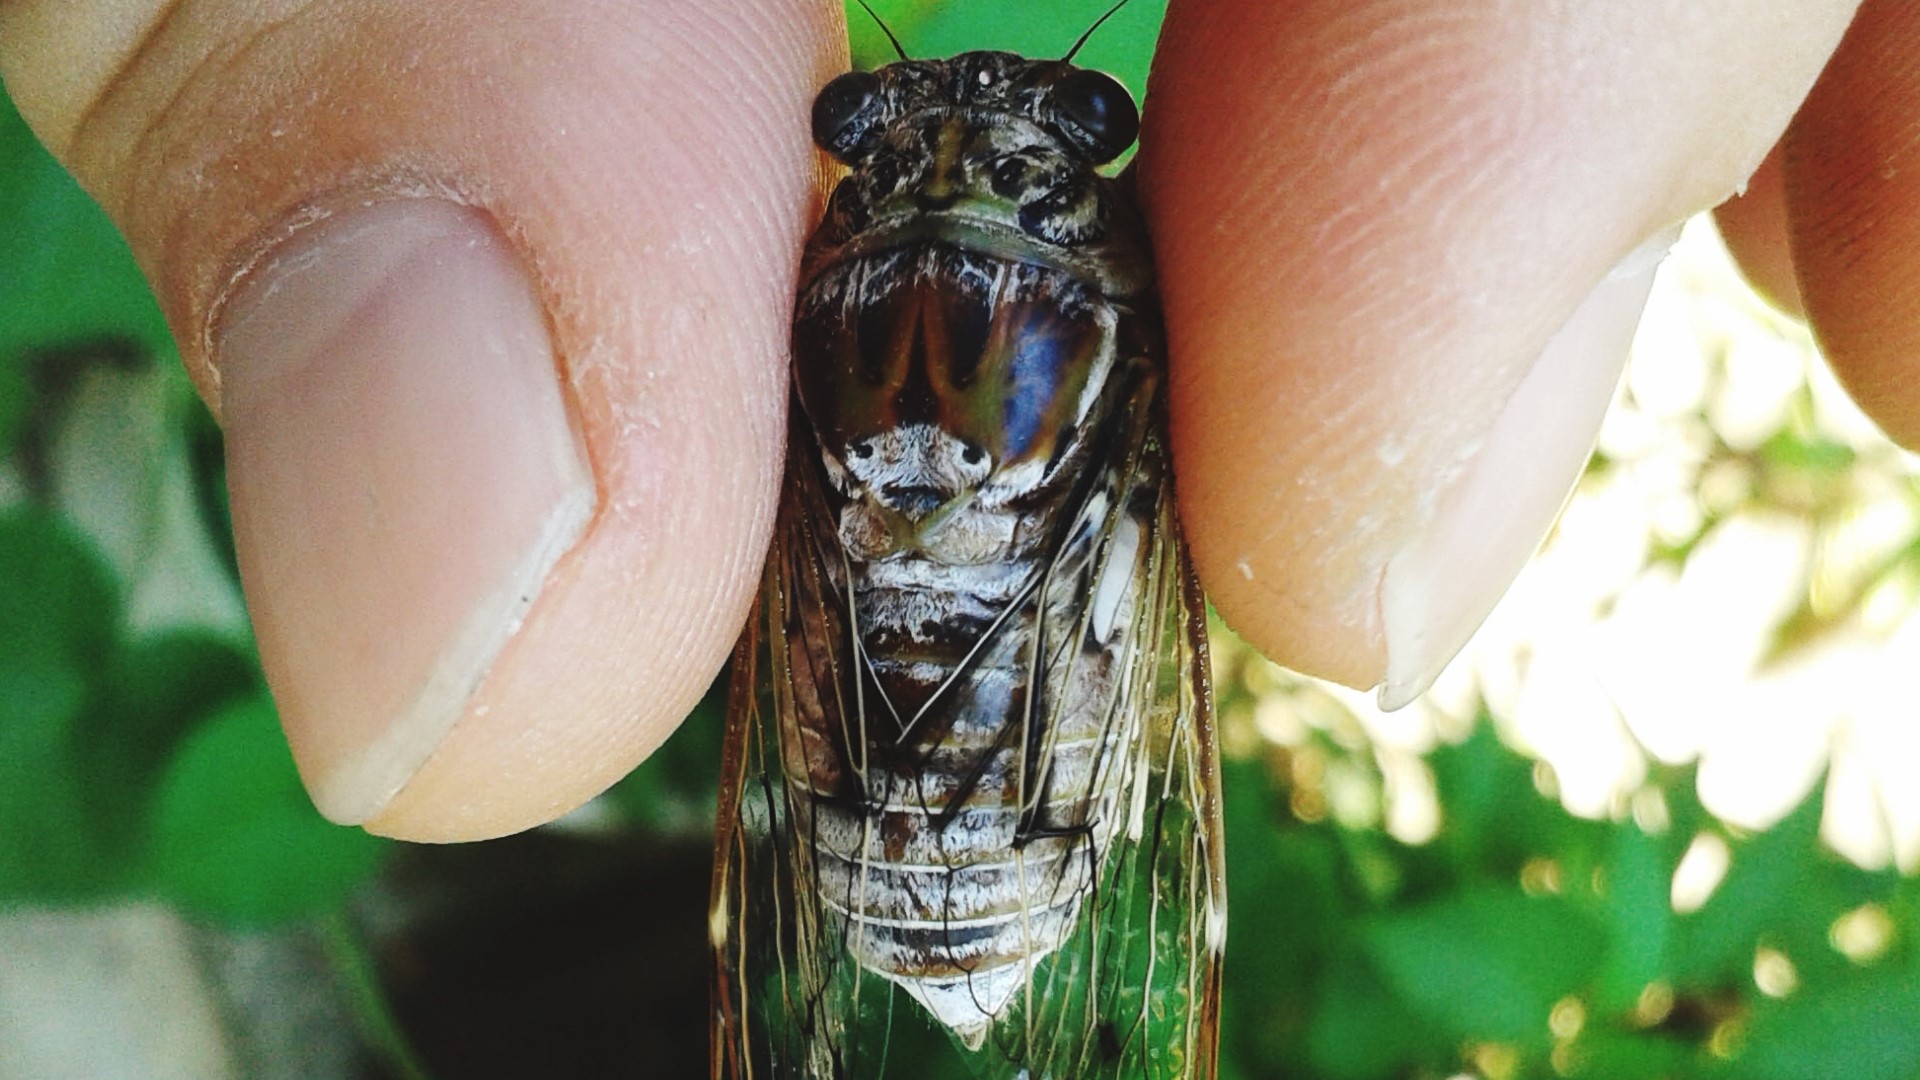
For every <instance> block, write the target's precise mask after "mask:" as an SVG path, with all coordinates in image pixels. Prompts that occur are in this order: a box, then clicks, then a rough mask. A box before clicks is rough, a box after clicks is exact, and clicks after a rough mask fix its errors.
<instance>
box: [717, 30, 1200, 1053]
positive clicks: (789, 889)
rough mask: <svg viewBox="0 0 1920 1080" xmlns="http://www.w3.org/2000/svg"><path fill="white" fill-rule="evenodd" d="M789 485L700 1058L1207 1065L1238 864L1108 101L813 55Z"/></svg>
mask: <svg viewBox="0 0 1920 1080" xmlns="http://www.w3.org/2000/svg"><path fill="white" fill-rule="evenodd" d="M813 124H814V136H815V140H816V141H817V142H818V143H819V144H820V146H821V147H822V148H823V149H824V150H826V151H827V152H828V153H830V154H832V155H833V156H834V157H835V158H837V159H838V160H839V161H841V162H842V163H843V164H845V165H846V166H847V170H848V172H847V175H846V176H845V178H843V179H842V180H841V181H840V182H839V184H838V186H837V187H836V188H835V190H834V193H833V195H832V197H831V199H830V201H829V204H828V208H827V213H826V217H825V220H824V221H823V222H822V223H821V225H820V227H819V229H818V230H817V231H816V232H815V234H814V236H813V237H812V239H811V240H810V242H809V244H808V247H807V252H806V256H805V259H804V263H803V271H802V281H801V286H800V291H799V296H798V299H797V303H796V311H795V320H794V329H793V391H794V406H793V410H792V419H791V424H790V432H789V451H788V463H787V470H788V479H787V483H786V485H785V489H784V492H783V497H782V503H781V507H780V517H779V523H778V525H777V527H776V537H775V546H774V550H773V553H772V555H771V557H770V559H769V561H768V568H767V573H766V578H765V582H764V585H763V588H762V592H761V596H760V601H759V606H758V609H757V612H756V615H755V618H754V620H753V623H752V624H751V625H750V626H749V628H748V632H747V634H746V636H745V637H744V638H743V640H742V643H741V646H740V649H739V650H738V652H737V654H736V669H735V686H734V696H733V702H732V706H731V715H730V719H729V731H728V753H727V758H726V764H725V774H724V777H723V784H722V804H721V815H720V835H719V844H718V852H717V858H716V865H715V872H714V906H713V912H712V920H711V927H710V929H711V933H712V938H713V944H714V948H715V955H716V965H715V988H714V992H715V1001H714V1007H715V1021H714V1029H713V1036H714V1038H713V1047H714V1074H715V1076H719V1077H804V1078H823V1080H824V1078H833V1080H840V1078H849V1080H850V1078H855V1077H879V1076H902V1077H905V1076H914V1077H942V1076H971V1077H1027V1078H1029V1080H1040V1078H1042V1077H1047V1078H1052V1080H1068V1078H1081V1077H1129V1078H1131V1077H1154V1078H1184V1077H1204V1076H1211V1075H1212V1070H1213V1056H1214V1052H1213V1043H1214V1030H1215V1025H1216V1012H1217V1004H1218V1001H1217V995H1218V980H1219V957H1220V949H1221V945H1222V940H1223V935H1224V919H1225V892H1224V878H1223V874H1222V870H1221V850H1220V823H1219V813H1218V802H1217V796H1216V791H1217V786H1218V779H1217V777H1218V767H1217V763H1216V761H1215V759H1214V742H1213V739H1214V736H1213V729H1212V720H1211V714H1210V698H1209V690H1208V687H1207V681H1206V680H1207V664H1206V642H1205V619H1204V607H1203V603H1202V601H1201V598H1200V596H1199V593H1198V590H1197V588H1196V586H1195V584H1194V582H1193V578H1192V575H1191V573H1190V571H1189V569H1188V567H1187V564H1186V559H1185V556H1184V553H1183V549H1182V546H1181V542H1180V533H1179V526H1178V522H1177V520H1176V518H1175V516H1174V507H1173V501H1172V481H1171V475H1170V472H1169V469H1168V463H1167V460H1166V442H1165V438H1164V431H1165V405H1164V401H1163V396H1162V388H1163V385H1164V382H1165V379H1164V356H1165V348H1164V343H1163V340H1162V335H1161V328H1160V322H1159V312H1158V306H1157V301H1156V297H1155V294H1154V286H1153V276H1152V264H1151V259H1150V255H1149V251H1148V247H1147V244H1146V240H1145V233H1144V229H1143V227H1142V225H1141V221H1140V218H1139V215H1138V213H1137V212H1136V210H1135V209H1134V206H1133V204H1132V201H1131V198H1130V195H1129V192H1128V189H1127V188H1126V186H1125V184H1124V183H1123V182H1122V181H1121V180H1119V179H1117V178H1114V177H1111V176H1108V175H1105V174H1103V173H1102V172H1101V171H1100V170H1099V166H1100V165H1102V164H1104V163H1106V162H1108V161H1111V160H1112V159H1113V158H1115V157H1117V156H1119V155H1120V154H1121V153H1123V152H1124V151H1125V150H1126V149H1127V147H1128V146H1129V145H1130V144H1131V143H1132V141H1133V138H1134V135H1135V134H1136V132H1137V130H1138V114H1137V112H1136V111H1135V109H1134V105H1133V102H1132V99H1131V97H1130V96H1128V95H1127V92H1126V90H1125V89H1124V88H1123V87H1121V86H1120V84H1119V83H1118V82H1116V81H1114V80H1113V79H1111V78H1110V77H1108V76H1105V75H1102V74H1100V73H1098V72H1093V71H1089V70H1085V69H1080V68H1076V67H1074V66H1072V65H1071V64H1068V63H1066V62H1064V61H1033V60H1026V59H1023V58H1020V57H1018V56H1015V55H1012V54H1008V53H996V52H975V53H965V54H962V55H959V56H955V57H953V58H951V59H947V60H938V61H926V60H921V61H911V60H903V61H901V62H898V63H894V64H890V65H887V66H886V67H884V68H881V69H879V70H877V71H873V72H854V73H849V74H847V75H843V76H841V77H839V78H838V79H835V80H834V81H833V82H831V83H829V84H828V85H827V86H826V87H825V88H824V89H823V90H822V91H821V93H820V96H819V99H818V101H817V102H816V104H815V108H814V113H813Z"/></svg>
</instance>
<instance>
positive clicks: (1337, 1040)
mask: <svg viewBox="0 0 1920 1080" xmlns="http://www.w3.org/2000/svg"><path fill="white" fill-rule="evenodd" d="M1454 1045H1455V1043H1454V1042H1453V1041H1452V1040H1450V1039H1448V1038H1447V1036H1446V1035H1445V1034H1443V1033H1442V1032H1440V1031H1438V1030H1436V1029H1435V1028H1434V1027H1433V1025H1431V1024H1430V1023H1429V1022H1428V1021H1427V1019H1426V1018H1425V1017H1423V1016H1421V1015H1419V1014H1417V1013H1414V1012H1411V1011H1409V1010H1408V1008H1407V1004H1406V1001H1405V999H1404V995H1401V994H1397V993H1395V992H1394V988H1393V987H1392V986H1390V985H1389V984H1388V983H1387V982H1386V981H1384V980H1383V979H1382V978H1381V977H1380V975H1379V974H1378V973H1377V972H1376V971H1375V970H1374V967H1373V965H1372V964H1371V963H1369V962H1368V960H1367V958H1366V957H1364V956H1360V955H1355V954H1352V953H1349V954H1348V955H1346V956H1344V957H1342V958H1341V959H1340V961H1339V962H1336V963H1335V964H1333V965H1332V967H1331V968H1330V970H1329V971H1328V975H1327V980H1326V985H1325V986H1324V988H1323V990H1322V993H1321V995H1320V1000H1319V1003H1318V1007H1317V1008H1316V1009H1315V1010H1314V1015H1313V1022H1312V1027H1311V1029H1310V1030H1309V1031H1308V1033H1307V1054H1308V1058H1309V1060H1310V1061H1311V1062H1312V1071H1311V1073H1309V1074H1308V1075H1311V1076H1314V1077H1324V1078H1325V1080H1377V1078H1386V1077H1398V1076H1405V1075H1409V1074H1410V1070H1409V1069H1408V1066H1409V1065H1411V1064H1414V1063H1417V1062H1425V1061H1433V1060H1436V1059H1437V1058H1439V1057H1440V1056H1441V1055H1444V1054H1445V1053H1446V1052H1447V1051H1448V1050H1449V1049H1450V1048H1451V1047H1452V1046H1454ZM1274 1071H1276V1070H1271V1069H1269V1070H1264V1071H1262V1073H1261V1074H1262V1075H1271V1074H1272V1073H1273V1072H1274Z"/></svg>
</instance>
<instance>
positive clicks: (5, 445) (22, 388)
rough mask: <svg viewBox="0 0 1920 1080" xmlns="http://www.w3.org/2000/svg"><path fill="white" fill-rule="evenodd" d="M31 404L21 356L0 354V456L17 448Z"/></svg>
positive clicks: (1, 225)
mask: <svg viewBox="0 0 1920 1080" xmlns="http://www.w3.org/2000/svg"><path fill="white" fill-rule="evenodd" d="M0 227H4V225H3V224H0ZM32 405H33V400H32V392H31V391H30V390H29V389H28V386H27V372H26V364H25V360H24V358H23V357H20V356H17V355H9V354H6V353H0V458H5V457H7V456H8V455H10V454H12V453H13V452H14V451H15V450H16V449H17V447H18V444H19V441H20V435H21V433H22V432H23V431H24V430H25V429H26V423H27V410H28V409H30V408H31V407H32Z"/></svg>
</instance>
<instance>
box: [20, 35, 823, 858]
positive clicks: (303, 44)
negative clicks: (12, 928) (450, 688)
mask: <svg viewBox="0 0 1920 1080" xmlns="http://www.w3.org/2000/svg"><path fill="white" fill-rule="evenodd" d="M60 2H69V0H60ZM81 7H85V5H81ZM129 7H130V5H126V4H102V5H99V10H97V11H96V12H94V13H92V17H89V16H88V15H87V13H84V12H82V13H80V14H79V15H77V16H76V17H75V18H74V19H67V18H65V15H66V11H65V9H59V8H57V7H56V6H55V5H53V4H49V3H44V2H40V0H34V2H18V0H17V2H16V3H14V4H12V5H10V6H9V7H8V8H6V9H4V18H5V19H6V20H7V21H5V22H0V39H6V40H7V41H8V44H7V46H6V48H5V50H4V52H0V63H4V64H5V68H4V74H5V76H6V78H7V80H8V83H9V85H10V87H15V88H16V89H18V90H20V91H21V97H22V100H23V101H32V102H35V103H36V105H35V106H34V108H33V109H31V110H30V113H31V115H30V116H29V120H30V121H32V122H35V123H37V124H39V125H41V127H42V128H43V129H44V130H45V132H46V137H47V140H48V141H49V142H50V143H51V144H52V145H53V146H54V148H55V149H56V151H57V152H58V153H59V154H60V155H61V156H62V158H63V160H64V161H65V163H66V164H67V165H68V166H69V168H71V169H72V170H73V171H74V172H75V174H76V175H77V176H78V177H79V178H80V179H81V181H82V183H83V184H84V185H85V186H86V187H87V188H88V189H89V190H90V191H91V192H92V193H93V194H94V195H95V196H96V197H97V198H98V199H99V200H100V202H101V203H102V205H103V206H104V207H106V209H107V210H108V212H109V213H110V214H111V215H112V216H113V217H114V218H115V220H116V221H117V222H118V224H119V225H120V226H121V228H122V229H123V230H124V231H125V233H126V235H127V237H128V239H129V242H130V243H131V245H132V248H133V250H134V252H135V254H136V256H137V258H138V259H139V260H140V262H141V265H142V266H143V268H144V269H145V270H146V272H147V274H148V276H149V278H150V280H151V281H152V283H153V285H154V287H155V290H156V293H157V294H158V296H159V298H160V300H161V304H162V307H163V308H164V310H165V311H166V313H167V316H168V318H169V320H170V322H171V325H172V327H173V329H174V332H175V334H176V336H177V337H178V338H179V340H180V342H181V344H182V351H183V354H184V355H185V357H186V360H187V364H188V366H189V368H190V370H191V372H192V374H193V377H194V379H195V382H196V384H197V385H198V386H199V387H200V389H201V391H202V393H203V395H204V396H205V397H206V398H207V400H208V402H209V404H210V405H212V406H213V407H215V408H216V409H217V408H218V405H219V397H220V395H219V373H218V371H217V368H216V356H215V352H214V348H213V342H214V340H215V335H216V324H217V320H218V316H219V305H220V301H221V298H222V297H223V295H224V294H225V293H226V291H227V290H228V289H229V288H230V286H231V285H232V283H233V282H234V281H235V279H236V277H237V275H238V274H239V273H240V271H241V270H242V269H243V268H244V267H245V266H246V265H247V264H248V263H249V261H250V260H251V259H252V258H253V257H254V256H255V255H256V254H258V253H259V252H260V251H262V250H264V249H266V248H268V247H270V246H271V245H273V244H274V243H275V242H276V241H278V240H280V239H282V238H283V237H284V236H285V235H286V234H287V232H288V228H289V226H288V222H289V221H291V220H295V219H297V217H298V216H299V215H300V214H301V213H302V212H303V211H304V210H307V209H308V208H311V207H312V206H315V205H322V204H325V203H327V202H329V201H340V200H354V199H380V198H392V197H411V196H415V195H433V196H440V197H446V198H451V199H453V200H455V201H457V202H461V203H466V204H470V205H473V206H476V207H479V208H481V209H482V210H484V211H485V212H486V213H488V214H490V215H491V216H492V218H493V219H494V220H496V221H497V222H498V223H499V225H500V227H501V229H502V230H503V232H504V233H505V235H506V236H507V238H508V239H509V241H510V242H511V244H512V245H513V246H514V247H515V248H517V249H518V251H519V253H520V255H521V257H522V259H523V260H524V262H525V264H526V265H527V266H528V267H530V268H531V269H532V273H533V275H534V277H535V279H536V283H537V291H538V292H539V293H540V295H541V299H542V301H543V303H544V306H545V308H546V311H547V314H548V317H549V318H550V320H551V330H552V336H553V339H554V342H555V346H556V351H557V353H558V356H559V361H560V365H561V368H562V370H563V371H564V378H565V389H566V391H567V393H568V394H570V395H571V399H572V408H573V409H574V410H576V412H577V417H578V422H579V424H580V427H581V430H582V433H583V436H584V440H585V443H586V451H587V456H588V458H589V459H590V462H591V466H592V470H593V474H594V479H595V483H596V486H597V488H598V491H599V500H598V509H597V512H596V514H595V517H594V519H593V521H592V523H591V525H590V526H589V527H588V531H587V533H586V535H585V537H584V539H583V540H581V541H580V543H579V544H578V545H577V547H575V548H574V549H573V550H572V551H571V552H570V553H569V554H568V555H566V556H564V557H563V558H562V560H561V562H560V563H559V564H558V566H557V567H556V568H555V570H554V571H553V572H552V573H551V575H550V576H549V578H548V580H547V581H546V583H545V584H544V586H543V587H542V589H541V591H540V593H539V596H538V598H537V600H536V601H535V602H534V605H533V607H532V609H531V611H530V613H529V615H528V617H527V619H526V621H525V623H524V624H523V625H522V626H521V628H520V629H519V630H518V631H517V632H516V633H515V635H514V636H513V637H512V638H511V639H510V640H509V642H508V644H507V645H506V646H505V649H504V651H503V652H502V653H501V654H500V655H499V656H498V658H497V660H496V661H495V663H494V664H493V666H492V668H491V670H490V671H489V672H488V673H487V675H486V676H485V679H484V681H483V682H482V683H481V685H480V687H479V689H478V691H477V692H476V693H475V695H474V696H473V698H472V700H471V701H470V702H469V704H468V706H467V709H466V712H465V714H464V716H463V717H462V718H461V719H460V720H459V721H458V722H457V723H456V724H455V725H454V727H453V728H452V730H451V734H449V735H448V737H447V738H446V740H445V741H444V742H443V743H442V744H440V746H439V748H438V749H437V751H435V753H434V754H433V756H432V758H431V760H429V761H428V763H427V764H426V765H425V766H424V767H423V768H422V769H421V770H420V772H419V773H418V774H417V775H416V776H415V777H414V779H413V781H412V782H411V783H410V784H408V785H407V787H406V788H405V789H404V790H403V791H402V792H401V793H400V794H399V796H398V797H397V798H396V799H395V800H394V801H393V802H392V803H391V804H389V805H388V806H387V808H386V809H385V810H384V812H382V813H380V814H379V815H378V816H376V817H375V818H374V819H373V820H372V821H370V822H368V823H367V827H369V828H370V829H373V830H374V831H378V832H383V833H387V834H390V835H395V836H402V837H409V838H415V839H435V840H446V839H466V838H475V837H483V836H492V835H499V834H502V833H506V832H511V831H514V830H517V829H522V828H526V827H529V826H531V825H535V824H538V823H540V822H542V821H545V820H549V819H551V818H553V817H555V816H557V815H559V814H561V813H564V812H565V811H567V810H569V809H571V808H573V807H575V806H577V805H579V804H580V803H581V802H583V801H584V800H586V799H587V798H589V797H591V796H592V795H593V794H594V793H596V792H598V791H599V790H601V789H603V788H604V787H606V786H607V785H608V784H609V783H611V782H612V781H614V780H615V779H617V778H619V777H620V776H621V775H622V774H623V773H625V772H626V771H627V770H628V769H629V768H630V767H631V766H632V765H633V764H634V763H636V762H637V761H639V760H640V759H641V758H642V757H644V756H645V755H646V754H647V753H649V752H650V751H651V750H652V749H653V748H654V747H655V746H656V745H658V744H659V742H660V741H661V740H663V739H664V738H665V737H666V735H667V734H668V733H670V732H671V731H672V730H673V728H674V727H675V726H676V725H677V724H678V723H679V721H680V720H681V719H682V718H683V717H684V716H685V715H686V713H687V710H688V709H689V707H690V706H691V705H692V704H693V703H694V702H695V701H696V700H697V699H698V698H699V696H700V694H701V693H702V692H703V691H704V689H705V688H706V686H707V684H708V682H709V681H710V680H711V678H712V677H713V675H714V673H715V672H716V671H717V670H718V668H719V667H720V665H721V663H722V662H723V660H724V658H725V656H726V653H727V650H728V648H729V646H730V645H731V643H732V641H733V639H734V637H735V635H736V634H737V632H738V630H739V627H740V625H741V624H742V622H743V621H744V616H745V613H746V610H747V606H748V603H749V600H750V597H751V592H752V587H753V584H754V582H755V581H757V579H758V573H759V568H760V564H761V560H762V557H763V554H764V551H765V546H766V543H767V538H768V535H769V532H770V525H771V518H772V511H773V505H774V494H775V491H776V483H777V478H778V475H779V468H780V448H781V446H782V443H783V437H784V426H783V416H784V407H785V388H786V364H785V356H786V338H787V318H788V312H789V309H790V304H791V297H792V289H793V276H794V273H795V270H796V266H797V257H798V252H799V250H800V246H801V241H802V239H803V237H804V234H805V231H806V229H807V227H808V226H809V224H810V222H811V220H812V218H813V217H814V216H815V214H816V212H817V210H816V208H817V206H818V200H819V197H820V168H819V164H818V161H817V158H816V155H815V152H814V150H813V148H812V147H811V145H810V143H809V141H808V138H807V131H808V124H807V115H808V107H809V104H810V101H811V97H812V94H813V93H814V91H815V90H816V89H817V87H818V86H819V85H820V84H822V83H823V82H825V81H826V79H827V78H829V77H830V76H831V75H833V74H835V73H837V72H838V71H841V70H844V68H845V64H846V58H845V44H844V30H843V29H842V27H841V25H840V14H839V10H838V5H837V4H835V3H832V2H830V0H817V2H809V3H805V4H794V3H771V4H757V5H756V4H753V3H748V2H745V0H741V2H732V3H699V4H688V3H683V2H679V0H645V2H621V3H616V2H612V0H582V2H577V3H568V4H564V5H545V4H522V3H514V2H511V0H486V2H475V3H468V4H458V5H411V4H400V5H395V4H383V3H377V2H373V0H347V2H343V3H333V4H307V3H285V2H283V3H277V4H276V3H240V2H237V0H181V2H179V3H175V4H172V5H167V6H161V5H154V6H153V7H154V9H155V10H157V11H158V12H159V14H158V15H155V16H154V17H151V18H148V17H146V16H144V15H141V14H139V13H133V14H129V13H128V12H127V10H126V9H128V8H129ZM109 9H119V11H118V13H117V16H116V17H109V15H112V14H114V12H112V11H111V10H109ZM50 12H51V14H49V13H50ZM122 25H133V26H137V27H139V28H140V29H139V30H138V32H137V34H136V36H137V37H138V40H137V42H136V43H135V44H133V45H132V46H131V47H125V48H121V47H119V46H116V47H115V48H114V49H107V50H105V52H106V53H107V54H110V55H115V56H118V57H121V58H122V61H121V62H120V63H119V64H118V66H116V67H113V68H111V69H110V70H107V71H105V72H104V73H102V76H101V77H102V78H104V79H105V81H104V82H101V83H99V84H98V85H91V86H76V85H73V83H74V79H73V77H72V73H71V70H70V69H58V70H56V69H55V68H56V67H57V65H56V64H55V58H57V57H59V56H61V55H71V54H73V53H74V52H75V51H76V49H77V48H78V47H76V46H74V45H73V44H72V37H73V35H75V34H78V35H81V36H82V37H84V36H85V34H87V33H90V32H92V30H91V28H92V27H114V26H122ZM50 27H51V29H49V28H50ZM101 32H102V33H108V31H104V30H103V31H101ZM114 33H119V31H114ZM33 34H38V35H41V40H40V42H39V46H38V47H36V44H35V41H34V40H32V39H30V35H33ZM62 34H65V35H66V37H61V35H62ZM109 36H111V35H109ZM122 36H124V34H123V35H122ZM56 39H58V40H56ZM81 51H84V50H81ZM42 65H47V66H42ZM287 719H288V722H289V724H290V725H291V724H293V723H296V722H297V718H291V717H289V718H287Z"/></svg>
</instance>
